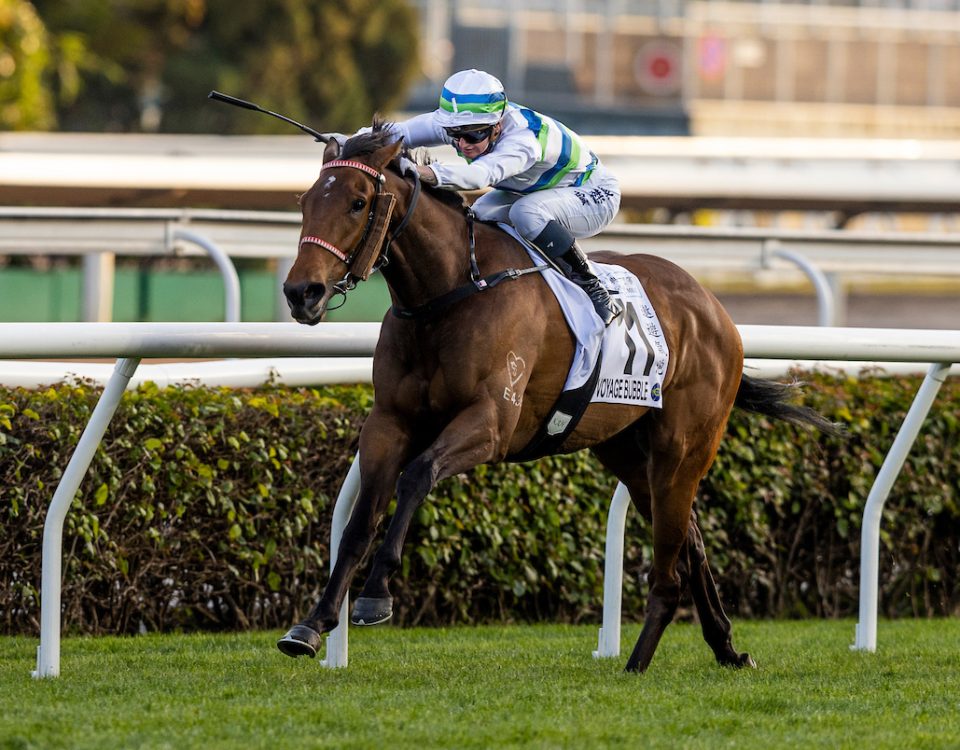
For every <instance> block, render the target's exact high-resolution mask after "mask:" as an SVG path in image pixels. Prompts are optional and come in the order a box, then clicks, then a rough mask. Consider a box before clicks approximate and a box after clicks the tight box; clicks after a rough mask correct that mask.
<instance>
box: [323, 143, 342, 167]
mask: <svg viewBox="0 0 960 750" xmlns="http://www.w3.org/2000/svg"><path fill="white" fill-rule="evenodd" d="M338 156H340V142H339V141H338V140H337V139H336V138H331V139H330V140H329V141H327V145H326V147H325V148H324V149H323V163H324V164H326V163H327V162H328V161H331V160H333V159H336V158H337V157H338Z"/></svg>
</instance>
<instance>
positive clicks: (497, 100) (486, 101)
mask: <svg viewBox="0 0 960 750" xmlns="http://www.w3.org/2000/svg"><path fill="white" fill-rule="evenodd" d="M506 106H507V96H506V94H504V93H503V92H502V91H497V92H494V93H492V94H455V93H454V92H452V91H450V89H448V88H446V87H444V88H443V91H441V92H440V109H443V110H446V111H447V112H454V113H458V112H474V113H476V114H491V113H493V114H499V113H500V112H503V110H504V109H505V108H506Z"/></svg>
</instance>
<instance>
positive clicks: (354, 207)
mask: <svg viewBox="0 0 960 750" xmlns="http://www.w3.org/2000/svg"><path fill="white" fill-rule="evenodd" d="M366 205H367V202H366V201H365V200H364V199H363V198H357V199H356V200H355V201H354V202H353V203H352V204H351V205H350V210H351V211H362V210H363V207H364V206H366Z"/></svg>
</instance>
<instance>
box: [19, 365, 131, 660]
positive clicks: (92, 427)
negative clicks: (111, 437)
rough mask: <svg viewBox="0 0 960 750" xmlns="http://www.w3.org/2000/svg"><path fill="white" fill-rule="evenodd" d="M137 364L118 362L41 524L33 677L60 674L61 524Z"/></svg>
mask: <svg viewBox="0 0 960 750" xmlns="http://www.w3.org/2000/svg"><path fill="white" fill-rule="evenodd" d="M139 364H140V358H139V357H130V358H126V359H118V360H117V364H116V367H115V368H114V371H113V375H111V376H110V380H109V381H108V382H107V386H106V388H104V390H103V395H101V396H100V400H99V401H97V405H96V407H95V408H94V410H93V414H92V415H91V416H90V421H89V422H88V423H87V426H86V428H84V430H83V434H82V435H80V441H79V442H78V443H77V447H76V449H74V451H73V455H72V456H71V457H70V461H69V463H67V468H66V470H65V471H64V472H63V476H62V477H61V478H60V483H59V484H58V485H57V489H56V491H55V492H54V493H53V500H52V501H51V502H50V507H49V508H48V509H47V519H46V521H45V522H44V524H43V558H42V559H43V562H42V568H41V574H40V645H39V646H38V647H37V669H36V671H35V672H33V676H34V677H36V678H41V677H58V676H59V675H60V588H61V584H62V581H61V570H62V563H63V522H64V519H65V518H66V517H67V511H68V510H70V503H72V502H73V498H74V496H75V495H76V494H77V489H79V487H80V482H81V481H83V477H84V475H85V474H86V473H87V468H88V467H89V466H90V461H91V460H92V459H93V455H94V454H95V453H96V452H97V448H98V447H99V446H100V441H101V440H102V439H103V433H104V432H106V430H107V425H109V424H110V419H111V418H112V417H113V414H114V412H115V411H116V410H117V404H119V403H120V398H121V396H123V392H124V391H125V390H126V389H127V383H129V382H130V378H131V377H132V376H133V373H134V372H136V370H137V365H139Z"/></svg>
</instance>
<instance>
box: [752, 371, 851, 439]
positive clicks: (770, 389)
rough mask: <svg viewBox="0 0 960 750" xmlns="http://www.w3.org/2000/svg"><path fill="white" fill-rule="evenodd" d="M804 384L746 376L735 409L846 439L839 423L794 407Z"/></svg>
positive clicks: (807, 409) (801, 407) (812, 410)
mask: <svg viewBox="0 0 960 750" xmlns="http://www.w3.org/2000/svg"><path fill="white" fill-rule="evenodd" d="M800 385H801V383H800V382H799V381H796V380H795V381H794V382H792V383H777V382H776V381H773V380H763V379H762V378H751V377H750V376H749V375H747V374H746V373H744V374H743V375H742V376H741V378H740V388H739V390H737V398H736V401H734V406H738V407H740V408H741V409H744V410H746V411H751V412H754V413H755V414H763V415H765V416H767V417H771V418H772V419H782V420H784V421H785V422H791V423H792V424H796V425H810V426H811V427H815V428H817V429H818V430H820V432H823V433H824V434H827V435H834V436H836V437H842V436H843V435H845V434H846V433H845V431H844V429H843V426H842V425H841V424H840V423H839V422H831V421H830V420H829V419H827V418H826V417H824V416H823V415H822V414H820V413H819V412H818V411H816V410H814V409H811V408H810V407H809V406H798V405H797V404H793V403H790V400H791V398H792V397H793V395H794V394H795V393H797V392H798V389H799V387H800Z"/></svg>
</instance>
